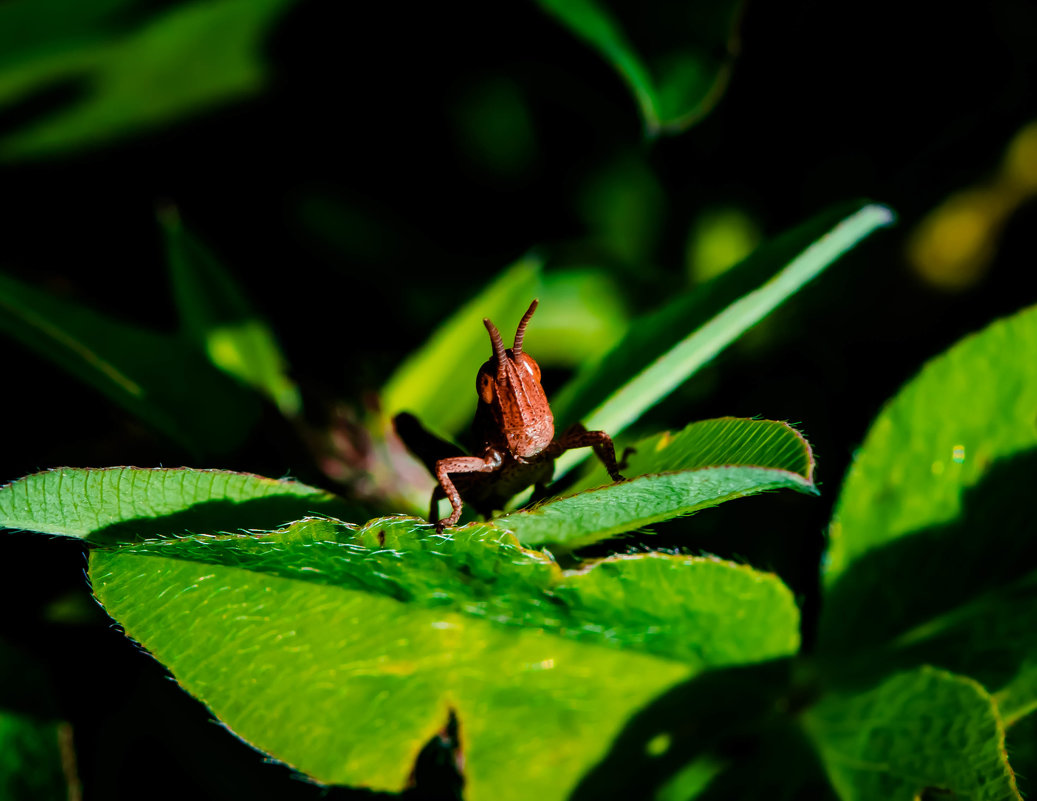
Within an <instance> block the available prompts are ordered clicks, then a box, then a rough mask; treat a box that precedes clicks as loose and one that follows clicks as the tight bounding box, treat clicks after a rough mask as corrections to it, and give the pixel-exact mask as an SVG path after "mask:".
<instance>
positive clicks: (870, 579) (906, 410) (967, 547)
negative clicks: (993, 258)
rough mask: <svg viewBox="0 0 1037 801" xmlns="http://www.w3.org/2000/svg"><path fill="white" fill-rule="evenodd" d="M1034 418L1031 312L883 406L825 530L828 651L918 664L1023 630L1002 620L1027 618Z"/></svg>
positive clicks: (970, 340)
mask: <svg viewBox="0 0 1037 801" xmlns="http://www.w3.org/2000/svg"><path fill="white" fill-rule="evenodd" d="M1035 410H1037V308H1031V309H1028V310H1026V311H1023V312H1020V313H1018V314H1016V315H1014V316H1012V317H1009V318H1006V319H1004V320H1001V321H999V322H996V323H994V324H992V325H991V326H989V327H988V328H986V329H985V330H983V331H982V332H980V333H978V334H975V335H973V336H970V337H967V338H965V339H964V340H962V341H961V342H959V343H958V344H957V345H955V346H954V347H952V348H951V349H950V350H948V351H947V352H946V353H945V354H943V355H941V356H939V357H937V358H936V359H933V360H932V361H931V362H929V364H927V365H926V366H925V367H924V368H923V370H922V371H921V373H919V375H918V376H917V377H916V378H914V379H913V380H911V381H910V382H909V383H908V384H907V385H905V386H904V388H903V389H901V390H900V392H899V393H898V394H897V395H896V396H895V397H894V398H893V400H892V401H890V402H889V404H887V406H886V407H885V408H884V409H883V410H882V412H881V413H880V414H879V416H878V417H877V418H876V420H875V422H874V424H873V425H872V428H871V430H870V431H869V433H868V435H867V437H866V438H865V440H864V443H863V445H862V446H861V448H860V451H859V452H858V454H857V457H856V459H855V460H854V463H853V465H852V467H851V468H850V471H849V473H848V475H847V477H846V481H845V483H844V485H843V489H842V493H841V494H840V496H839V502H838V504H837V506H836V512H835V516H834V520H833V523H832V526H831V529H830V532H829V541H830V545H829V552H828V557H827V560H826V561H827V564H826V571H825V585H826V587H827V588H828V600H827V602H826V604H825V606H824V614H823V616H822V620H821V628H822V632H821V640H820V644H821V645H822V647H823V650H825V651H827V652H830V653H831V654H832V656H833V658H838V654H839V653H841V652H845V651H846V649H847V647H849V646H851V645H852V644H856V645H858V646H859V645H860V644H863V643H879V642H891V641H894V640H895V643H899V645H900V646H901V647H905V648H906V647H909V646H910V648H911V649H912V650H913V652H915V653H918V649H919V648H921V647H922V643H924V642H925V641H926V640H929V639H931V640H932V645H933V647H934V648H935V647H937V645H938V643H939V641H940V639H941V636H942V635H943V634H944V633H946V632H950V631H959V632H963V631H966V630H968V631H973V632H974V633H976V634H977V636H978V635H981V634H982V632H983V631H984V630H986V631H988V632H991V633H992V632H994V631H1003V630H1004V628H1003V627H1004V626H1005V625H1008V624H1010V622H1011V620H1013V619H1017V620H1021V619H1022V618H1020V617H1019V615H1018V614H1017V612H1015V611H1013V612H1011V613H1010V614H1011V615H1012V617H1011V618H1008V619H1003V620H1002V619H1001V617H1000V616H1001V614H1002V613H1008V611H1009V610H1010V609H1012V608H1013V607H1015V608H1016V609H1017V610H1023V609H1031V610H1032V611H1031V613H1030V614H1031V620H1032V614H1033V612H1037V608H1033V600H1032V599H1033V590H1032V587H1033V586H1034V579H1033V576H1034V575H1035V574H1037V524H1035V518H1034V516H1033V513H1032V498H1031V494H1032V493H1031V492H1030V489H1029V483H1028V482H1027V481H1025V480H1021V478H1022V477H1025V476H1030V475H1033V473H1034V470H1035V465H1037V426H1035V422H1034V421H1035V419H1037V418H1035V415H1037V412H1035ZM1024 628H1025V626H1024ZM1034 631H1037V628H1035V627H1034V625H1032V624H1031V625H1030V626H1029V628H1028V632H1029V633H1027V632H1026V631H1020V632H1019V634H1020V635H1022V636H1021V637H1014V638H1010V639H1007V640H1005V641H1004V643H1003V644H1002V646H1001V647H1002V648H1006V649H1008V650H1010V651H1012V652H1014V653H1015V656H1016V658H1015V660H1014V663H1013V660H1012V659H1009V660H1008V661H1007V662H1002V661H1001V660H993V661H991V662H989V663H988V666H989V667H995V666H999V665H1000V667H1001V668H1003V669H1007V670H1008V672H1007V673H1002V674H1001V675H1000V676H999V677H998V676H994V675H990V677H989V678H988V679H986V680H987V681H989V682H990V683H991V685H992V686H991V687H990V689H992V690H993V689H997V688H998V685H999V684H1000V683H1001V682H1007V681H1009V680H1010V678H1011V676H1012V673H1013V670H1014V668H1015V667H1018V665H1019V663H1020V661H1021V660H1023V659H1025V658H1026V654H1027V653H1032V652H1034V651H1035V650H1037V638H1035V637H1034V635H1033V633H1032V632H1034ZM895 638H897V639H895ZM974 646H975V647H978V643H972V642H970V643H969V648H968V649H963V650H964V651H965V652H968V651H969V649H972V648H973V647H974ZM946 650H947V649H944V651H946ZM954 667H955V669H959V666H957V665H955V666H954Z"/></svg>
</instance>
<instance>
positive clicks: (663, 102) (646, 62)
mask: <svg viewBox="0 0 1037 801" xmlns="http://www.w3.org/2000/svg"><path fill="white" fill-rule="evenodd" d="M539 2H540V6H541V8H543V9H544V10H545V11H547V12H548V13H549V14H551V15H552V16H554V17H555V18H556V19H557V20H558V21H559V22H561V23H562V24H563V25H564V26H565V27H566V28H568V29H569V30H570V31H572V33H573V34H574V35H576V36H577V37H579V38H580V39H583V40H584V41H585V42H586V43H587V44H589V45H590V46H591V47H593V48H594V49H595V50H597V51H598V52H599V53H600V54H601V55H602V56H603V57H604V58H605V60H607V61H608V62H609V63H610V64H611V65H612V67H613V68H614V69H615V70H616V71H617V72H618V73H619V74H620V76H622V78H623V80H624V81H626V83H627V85H628V87H629V88H630V91H631V92H632V93H633V95H634V98H635V99H636V101H637V104H638V107H639V109H640V111H641V117H642V118H643V120H644V126H645V132H646V134H647V135H648V136H656V135H657V134H660V133H679V132H680V131H683V130H685V129H687V128H688V127H690V126H691V125H693V124H694V123H696V122H698V121H699V120H700V119H701V118H702V117H704V116H705V115H706V114H708V113H709V111H710V110H712V108H713V106H714V105H715V104H716V102H717V101H718V100H719V99H720V96H721V95H722V94H723V90H724V88H725V86H726V84H727V79H728V74H729V71H730V69H731V64H732V61H733V60H734V55H735V51H736V28H737V25H738V21H739V18H740V16H741V6H742V4H741V2H738V1H737V0H736V1H734V2H723V3H720V4H712V5H710V4H707V3H679V4H672V5H667V4H658V5H655V6H650V7H638V13H639V15H640V19H639V20H638V23H639V24H638V26H637V32H638V33H639V34H640V35H642V36H644V37H647V36H648V35H653V36H654V37H655V39H654V41H650V42H648V41H643V42H635V43H632V42H631V41H630V37H629V36H628V34H627V31H626V30H625V29H624V27H623V26H622V25H621V24H620V22H619V21H618V20H617V19H615V18H614V17H613V15H612V13H611V12H610V10H609V9H608V8H607V4H606V3H605V2H604V0H539ZM646 16H647V17H648V18H649V20H650V21H649V22H647V23H646V22H645V20H644V18H645V17H646ZM635 44H636V45H637V46H636V47H635Z"/></svg>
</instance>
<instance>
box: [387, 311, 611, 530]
mask: <svg viewBox="0 0 1037 801" xmlns="http://www.w3.org/2000/svg"><path fill="white" fill-rule="evenodd" d="M538 302H539V301H538V300H534V301H533V302H532V303H531V304H530V305H529V309H527V310H526V313H525V314H524V315H523V316H522V320H521V321H520V322H519V324H518V329H517V330H516V331H515V342H514V344H513V345H512V346H511V347H510V348H505V347H504V340H503V339H502V338H501V335H500V331H498V330H497V327H496V326H495V325H494V324H493V323H492V322H490V320H489V319H488V318H484V319H483V325H485V326H486V330H487V332H489V335H490V345H491V346H492V348H493V355H492V356H491V357H490V359H489V360H488V361H486V362H485V363H484V364H483V366H482V367H480V368H479V373H478V375H477V376H476V379H475V389H476V392H477V393H478V395H479V406H478V408H477V410H476V412H475V421H474V423H473V424H472V433H473V435H474V440H475V442H476V443H477V444H476V447H475V448H474V450H473V455H465V454H463V453H461V452H460V451H459V450H458V449H456V448H454V449H453V450H454V451H455V455H450V456H446V457H445V458H439V459H436V460H435V462H434V463H433V462H432V460H431V459H426V460H425V461H426V465H428V466H429V467H430V469H432V472H433V473H434V475H435V477H436V480H437V481H438V482H439V483H438V485H437V486H436V488H435V490H434V491H433V492H432V501H431V508H430V511H429V522H430V523H435V524H436V530H437V531H442V530H443V528H444V527H447V526H454V525H456V524H457V521H458V520H459V519H460V518H461V509H462V502H463V501H464V502H467V503H469V504H470V505H471V506H473V507H474V508H475V509H476V510H477V511H478V512H479V513H480V514H482V515H484V516H487V517H488V516H489V515H490V514H491V513H492V512H493V511H494V510H496V509H502V508H503V507H504V504H505V503H506V502H507V501H508V499H509V498H511V497H512V496H513V495H515V494H517V493H519V492H521V491H522V490H524V489H526V488H527V487H529V486H533V487H534V488H535V495H536V494H537V493H539V494H543V492H544V490H545V488H546V486H547V484H548V482H550V480H551V477H552V475H553V474H554V460H555V459H557V458H558V457H559V456H560V455H561V454H562V453H564V452H565V451H568V450H572V449H573V448H585V447H591V448H594V452H595V454H597V456H598V458H599V459H601V461H602V462H603V463H604V465H605V469H606V470H608V473H609V476H610V477H611V478H612V480H613V481H620V480H622V478H623V477H622V476H621V475H620V474H619V471H620V465H619V464H617V462H616V448H615V446H614V445H613V443H612V438H611V437H609V435H608V434H606V433H605V432H604V431H588V430H587V429H586V428H585V427H584V426H583V425H582V424H581V423H576V424H575V425H572V426H570V427H569V428H568V429H566V430H565V432H564V433H563V434H562V435H561V436H560V437H558V438H557V439H555V436H554V415H552V414H551V406H550V404H549V403H548V402H547V395H545V394H544V388H543V387H542V386H541V385H540V366H539V365H538V364H537V363H536V360H535V359H534V358H533V357H532V356H530V355H529V354H528V353H526V352H525V351H523V350H522V340H523V338H524V337H525V333H526V326H527V325H529V320H530V318H531V317H532V316H533V312H534V311H536V308H537V304H538ZM396 426H397V431H398V432H399V433H400V436H401V438H402V439H403V440H404V442H405V443H406V444H407V445H408V447H410V448H411V450H413V451H415V453H419V454H420V453H421V452H422V451H423V450H425V451H427V450H428V448H427V446H428V444H429V441H430V440H432V439H434V438H433V437H432V435H431V434H428V433H427V432H425V431H424V430H423V429H421V428H420V424H418V423H417V421H416V420H415V419H414V418H413V417H412V416H410V415H398V416H397V418H396ZM422 438H424V441H422ZM444 497H445V498H448V499H449V500H450V509H451V511H450V515H449V516H447V517H445V518H443V519H442V520H439V519H438V517H439V513H438V508H439V501H440V499H441V498H444Z"/></svg>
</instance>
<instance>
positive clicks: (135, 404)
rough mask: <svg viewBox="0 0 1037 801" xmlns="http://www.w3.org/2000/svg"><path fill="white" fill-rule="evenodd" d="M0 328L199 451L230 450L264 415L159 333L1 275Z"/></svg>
mask: <svg viewBox="0 0 1037 801" xmlns="http://www.w3.org/2000/svg"><path fill="white" fill-rule="evenodd" d="M0 312H2V313H0V331H3V332H5V333H7V334H8V335H9V336H11V337H13V338H15V339H17V340H18V341H20V342H22V343H23V344H24V345H25V346H27V347H29V348H31V349H32V350H33V351H35V352H36V353H38V354H39V355H41V356H43V357H44V358H46V359H49V360H50V361H52V362H54V363H55V364H57V365H58V366H59V367H61V368H63V369H64V370H67V371H68V372H69V373H71V374H72V375H74V376H76V377H77V378H79V379H80V380H82V381H84V382H85V383H87V384H89V385H91V386H93V387H94V388H96V389H98V390H100V391H101V392H103V393H104V394H105V395H106V396H107V397H108V398H110V399H111V400H113V401H114V402H116V403H117V404H119V405H120V406H122V407H123V408H124V409H126V410H127V411H129V412H131V413H133V414H135V415H137V416H138V417H140V418H141V419H142V420H144V421H146V422H148V423H150V424H151V425H152V426H154V427H155V428H156V429H158V430H159V431H161V432H163V433H164V434H166V435H167V436H169V437H170V438H171V439H172V440H174V441H175V442H177V443H179V444H180V445H181V446H182V447H184V448H186V449H187V450H189V451H192V452H194V453H197V454H204V453H216V454H219V453H226V452H228V451H230V450H232V449H233V448H235V447H236V446H237V445H238V444H240V443H241V441H242V440H243V439H244V438H245V436H246V434H247V433H248V431H249V429H250V428H251V426H252V424H253V423H254V422H255V420H256V419H257V417H258V414H259V408H258V404H257V402H256V399H255V397H254V396H253V395H252V393H251V392H249V391H247V390H245V389H244V388H242V387H240V386H238V385H237V384H236V383H235V382H234V381H232V380H230V379H229V378H227V377H225V376H224V375H222V374H221V373H220V372H219V371H217V370H215V369H213V367H212V365H210V364H209V363H208V361H206V359H205V357H204V355H203V354H202V353H201V352H199V351H197V350H196V349H195V348H194V347H192V346H191V345H189V344H188V343H186V342H183V341H181V340H179V339H178V338H176V337H173V336H169V335H166V334H159V333H155V332H153V331H148V330H145V329H142V328H139V327H137V326H134V325H130V324H129V323H125V322H121V321H118V320H114V319H111V318H109V317H107V316H105V315H103V314H100V313H98V312H95V311H93V310H91V309H88V308H85V307H83V306H80V305H78V304H76V303H74V302H72V301H68V300H64V299H62V298H58V297H56V296H54V295H51V294H49V293H46V292H43V291H41V290H39V289H36V288H35V287H31V286H28V285H26V284H23V283H21V282H19V281H16V280H15V279H13V278H11V277H9V276H4V275H0Z"/></svg>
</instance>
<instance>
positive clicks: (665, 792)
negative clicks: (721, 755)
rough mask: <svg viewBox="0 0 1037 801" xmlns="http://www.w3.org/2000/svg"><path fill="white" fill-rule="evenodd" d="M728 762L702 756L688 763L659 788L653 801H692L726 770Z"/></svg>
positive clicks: (729, 765) (728, 765)
mask: <svg viewBox="0 0 1037 801" xmlns="http://www.w3.org/2000/svg"><path fill="white" fill-rule="evenodd" d="M729 767H731V764H730V763H729V762H726V761H723V760H720V759H717V758H716V757H712V756H702V757H699V758H697V759H695V760H693V761H691V762H689V763H688V764H687V765H686V766H685V767H684V768H682V769H681V770H679V771H678V772H677V773H676V774H674V776H673V778H671V779H670V780H669V781H668V782H667V783H666V784H665V785H663V786H662V787H660V788H659V791H658V792H657V793H656V794H655V798H654V801H692V799H694V798H698V797H699V795H701V794H702V791H703V790H705V789H706V787H708V786H709V783H710V782H711V781H713V779H714V778H715V777H716V776H717V774H719V773H722V772H723V771H725V770H726V769H727V768H729Z"/></svg>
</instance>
